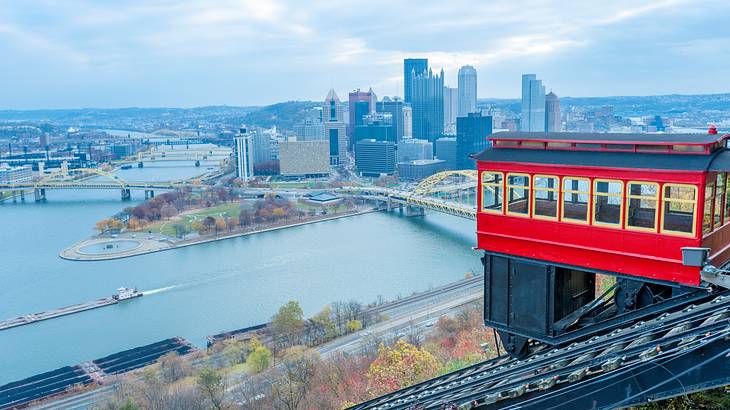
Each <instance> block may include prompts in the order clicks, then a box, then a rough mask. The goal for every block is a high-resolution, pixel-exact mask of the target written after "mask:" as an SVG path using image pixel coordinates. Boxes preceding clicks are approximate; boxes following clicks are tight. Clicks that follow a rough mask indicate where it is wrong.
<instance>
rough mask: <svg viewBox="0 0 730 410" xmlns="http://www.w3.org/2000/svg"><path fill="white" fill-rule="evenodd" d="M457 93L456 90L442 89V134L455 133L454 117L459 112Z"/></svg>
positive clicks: (446, 87)
mask: <svg viewBox="0 0 730 410" xmlns="http://www.w3.org/2000/svg"><path fill="white" fill-rule="evenodd" d="M459 92H460V91H459V90H458V89H456V88H451V87H448V86H445V87H444V134H448V135H454V134H455V133H456V117H457V116H458V112H459ZM464 115H466V114H464Z"/></svg>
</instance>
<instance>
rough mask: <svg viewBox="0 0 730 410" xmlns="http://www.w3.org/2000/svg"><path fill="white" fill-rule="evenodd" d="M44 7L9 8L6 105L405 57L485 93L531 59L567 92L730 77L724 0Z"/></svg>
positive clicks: (265, 83)
mask: <svg viewBox="0 0 730 410" xmlns="http://www.w3.org/2000/svg"><path fill="white" fill-rule="evenodd" d="M36 6H37V5H36V3H35V2H32V1H31V2H24V3H23V4H22V5H12V6H11V5H7V6H6V7H4V8H3V10H2V11H0V50H2V51H3V54H4V55H5V56H6V61H8V62H9V64H7V68H6V70H5V71H6V72H5V75H4V76H3V77H2V79H0V86H2V87H3V90H4V97H5V98H4V99H1V100H0V109H34V108H80V107H129V106H142V107H153V106H173V107H192V106H205V105H266V104H270V103H275V102H279V101H287V100H291V99H299V100H312V101H315V100H319V99H321V95H320V94H321V90H322V89H329V88H334V89H335V90H337V92H338V93H340V95H344V94H345V93H346V92H347V91H348V90H351V89H353V88H357V87H360V88H361V89H367V88H369V87H371V86H372V87H373V88H374V89H375V90H376V91H377V92H378V93H379V94H380V95H400V94H401V93H402V90H403V71H402V70H403V68H402V60H403V58H408V57H423V58H428V59H429V62H430V65H431V67H433V68H434V69H440V68H441V67H443V68H444V71H445V74H446V79H445V82H446V83H448V84H456V76H457V70H458V68H459V67H460V66H462V65H465V64H470V65H473V66H474V67H475V68H476V69H477V71H478V72H479V73H480V81H479V89H478V93H479V96H480V97H482V98H487V97H494V98H515V97H518V96H519V89H520V84H519V80H517V78H518V77H519V75H520V74H522V73H524V72H537V73H540V75H541V77H542V78H545V79H546V81H548V82H549V83H550V85H551V88H553V89H556V90H560V94H561V95H562V96H608V95H657V94H673V93H680V94H694V93H719V92H723V91H727V90H726V89H719V88H718V85H717V84H723V82H722V79H723V78H724V77H723V71H722V67H724V66H725V65H726V64H725V63H727V62H728V60H730V55H729V54H728V53H727V51H725V50H724V49H723V48H722V47H721V46H722V44H724V43H725V42H726V40H727V35H726V34H725V33H723V32H722V30H723V28H722V27H723V26H722V24H720V19H721V17H722V16H723V15H727V12H728V11H730V6H729V5H726V4H724V3H722V2H720V1H713V0H710V1H704V2H702V3H697V2H695V3H690V2H688V1H674V0H665V1H654V2H641V3H637V2H629V1H625V2H614V3H612V4H611V5H606V4H601V5H600V7H596V5H595V4H593V5H591V4H587V3H585V2H574V3H570V4H565V5H561V7H557V5H551V4H545V3H543V2H537V1H535V2H532V1H526V2H521V3H520V4H511V3H509V2H498V3H497V4H495V5H489V6H487V5H480V4H478V3H473V2H469V1H461V2H457V3H454V4H450V5H448V6H444V5H437V4H418V5H416V4H415V3H404V4H398V5H393V4H389V5H388V7H390V8H395V9H396V10H393V13H389V14H391V15H399V16H401V17H402V18H403V19H405V21H403V20H399V21H397V22H396V21H392V20H390V19H388V18H387V17H384V16H385V15H383V14H382V13H380V11H382V7H383V6H384V5H383V4H381V3H379V2H374V3H372V4H369V5H368V6H367V7H364V8H362V10H358V13H353V12H352V11H349V10H346V9H348V8H347V7H341V8H332V7H331V6H330V5H327V4H324V3H314V4H312V5H311V6H308V7H307V8H303V7H297V5H296V3H286V2H267V3H265V4H264V3H258V2H253V1H245V2H223V3H217V4H216V5H210V4H205V3H203V2H197V1H183V2H175V3H169V2H166V1H157V2H153V3H145V4H138V3H135V2H123V3H121V4H118V5H117V4H115V5H114V6H113V9H112V6H108V5H105V4H102V3H99V2H92V1H81V0H80V1H75V2H72V3H68V4H64V5H63V7H60V6H58V7H54V6H53V5H47V7H36ZM324 10H327V13H324V12H323V11H324ZM376 17H377V18H376ZM362 20H368V21H371V22H374V24H375V26H372V25H370V26H368V28H367V29H365V28H364V27H363V26H362V25H358V24H357V21H362ZM332 21H336V23H337V24H336V25H335V28H334V29H332ZM416 21H418V23H419V24H410V23H413V22H416ZM411 26H412V27H411ZM373 28H375V29H373ZM700 28H701V29H700ZM394 39H395V40H396V41H394ZM483 39H488V40H486V41H484V40H483ZM637 39H641V41H640V42H639V41H637ZM687 61H693V63H692V64H686V62H687ZM566 67H567V68H568V69H566ZM687 70H689V71H687ZM679 78H681V79H682V81H677V79H679Z"/></svg>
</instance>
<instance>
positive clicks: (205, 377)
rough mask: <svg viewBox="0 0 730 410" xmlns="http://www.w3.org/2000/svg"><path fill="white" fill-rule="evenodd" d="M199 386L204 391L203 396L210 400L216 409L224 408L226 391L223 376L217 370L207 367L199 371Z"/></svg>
mask: <svg viewBox="0 0 730 410" xmlns="http://www.w3.org/2000/svg"><path fill="white" fill-rule="evenodd" d="M198 388H199V389H200V390H201V392H202V393H203V396H205V398H206V399H207V400H208V401H210V404H211V406H213V408H214V409H216V410H221V409H223V400H224V395H225V391H226V386H225V383H224V381H223V376H221V375H220V374H219V373H218V372H216V371H215V370H213V369H211V368H209V367H206V368H204V369H202V370H201V371H200V373H198Z"/></svg>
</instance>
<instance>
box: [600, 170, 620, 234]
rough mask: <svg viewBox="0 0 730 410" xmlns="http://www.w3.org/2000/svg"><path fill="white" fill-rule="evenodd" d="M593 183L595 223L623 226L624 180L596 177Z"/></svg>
mask: <svg viewBox="0 0 730 410" xmlns="http://www.w3.org/2000/svg"><path fill="white" fill-rule="evenodd" d="M593 184H594V186H593V223H594V224H596V225H609V226H615V227H621V217H622V215H621V210H622V209H623V188H624V184H623V182H622V181H615V180H608V179H596V180H595V181H594V182H593Z"/></svg>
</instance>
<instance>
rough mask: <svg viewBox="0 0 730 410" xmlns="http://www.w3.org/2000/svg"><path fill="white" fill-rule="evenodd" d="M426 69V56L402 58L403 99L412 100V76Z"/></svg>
mask: <svg viewBox="0 0 730 410" xmlns="http://www.w3.org/2000/svg"><path fill="white" fill-rule="evenodd" d="M427 70H428V59H427V58H406V59H405V60H403V100H404V101H405V102H407V103H410V102H412V97H413V94H412V91H411V89H412V87H413V85H412V84H413V82H412V81H413V77H415V76H416V75H419V74H422V73H425V72H426V71H427Z"/></svg>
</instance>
